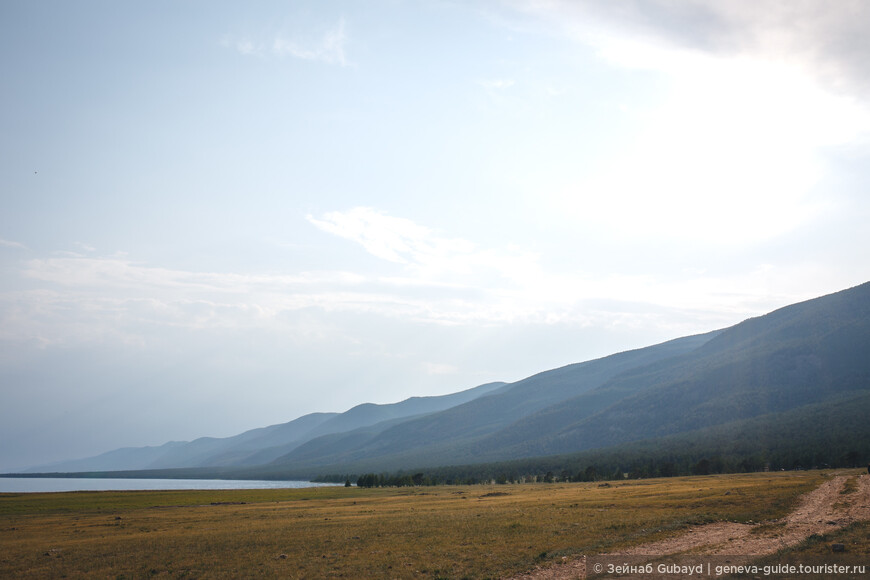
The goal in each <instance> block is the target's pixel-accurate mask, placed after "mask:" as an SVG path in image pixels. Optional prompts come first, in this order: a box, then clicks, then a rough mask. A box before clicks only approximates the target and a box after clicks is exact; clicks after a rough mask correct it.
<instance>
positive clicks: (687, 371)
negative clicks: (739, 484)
mask: <svg viewBox="0 0 870 580" xmlns="http://www.w3.org/2000/svg"><path fill="white" fill-rule="evenodd" d="M867 413H870V283H866V284H862V285H860V286H857V287H855V288H851V289H848V290H844V291H842V292H838V293H835V294H831V295H828V296H823V297H820V298H816V299H813V300H808V301H805V302H801V303H798V304H794V305H791V306H787V307H785V308H781V309H779V310H776V311H774V312H771V313H769V314H767V315H764V316H759V317H756V318H751V319H749V320H746V321H744V322H741V323H739V324H737V325H735V326H732V327H730V328H726V329H722V330H717V331H714V332H710V333H706V334H701V335H696V336H689V337H683V338H678V339H675V340H671V341H668V342H665V343H662V344H658V345H654V346H650V347H646V348H641V349H636V350H632V351H627V352H622V353H618V354H614V355H611V356H608V357H603V358H600V359H596V360H592V361H586V362H582V363H576V364H572V365H568V366H565V367H562V368H558V369H553V370H548V371H544V372H541V373H538V374H536V375H533V376H531V377H528V378H526V379H523V380H521V381H517V382H515V383H510V384H506V383H492V384H489V385H482V386H480V387H476V388H474V389H469V390H468V391H463V392H461V393H456V394H453V395H447V396H444V397H428V398H412V399H408V400H406V401H402V402H400V403H395V404H392V405H372V404H364V405H359V406H357V407H354V408H353V409H350V410H348V411H346V412H345V413H341V414H336V413H325V414H316V415H306V416H305V417H300V418H299V419H296V420H295V421H291V422H289V423H285V424H283V425H274V426H271V427H266V428H263V429H255V430H253V431H248V432H246V433H242V434H240V435H237V436H235V437H230V438H226V439H211V438H203V439H197V440H195V441H192V442H189V443H168V444H166V445H164V446H161V447H157V448H140V449H122V450H116V451H112V452H110V453H107V454H104V455H102V456H99V457H96V458H91V459H89V460H82V461H79V462H67V463H65V464H61V465H57V464H56V465H54V466H51V467H52V469H51V470H52V471H85V470H100V471H106V470H119V469H156V468H181V467H184V468H215V469H218V468H220V469H224V468H226V469H228V470H230V471H221V472H220V473H221V474H229V473H230V472H232V473H233V474H235V476H237V477H274V478H277V477H308V476H314V475H316V474H319V473H362V472H367V471H368V472H371V471H389V470H410V469H414V470H417V469H421V468H434V467H438V466H442V467H443V466H460V465H468V464H480V463H483V462H510V461H517V460H530V461H531V460H532V459H535V458H542V457H547V456H558V457H565V456H572V457H574V458H575V459H574V460H572V461H575V462H576V461H580V459H577V458H580V457H586V458H596V457H597V458H600V457H603V455H601V454H602V453H605V452H606V453H610V454H611V457H612V456H614V455H613V454H614V453H615V454H617V455H619V456H622V457H634V456H636V457H640V458H643V457H647V458H650V457H652V456H653V455H656V454H658V455H662V454H668V453H671V454H673V456H674V457H676V456H677V455H679V454H682V455H680V456H681V457H684V458H686V457H694V456H695V455H697V454H699V453H702V450H708V451H709V450H713V451H715V452H716V453H719V454H720V455H722V456H727V457H732V458H734V459H733V462H734V464H735V465H737V464H739V461H745V462H748V463H745V465H749V464H752V465H755V466H758V465H759V461H762V460H761V459H760V458H763V457H770V456H771V455H770V454H771V453H774V452H775V453H777V454H779V455H777V457H780V458H792V459H789V461H797V459H794V458H795V457H800V461H802V462H804V463H806V462H809V461H816V462H819V461H818V458H819V457H822V456H825V457H828V456H829V455H830V453H829V452H826V451H819V450H820V449H824V444H825V442H830V443H837V444H839V445H844V446H845V445H847V443H848V442H849V441H854V440H855V437H856V435H855V434H856V433H864V431H865V430H864V428H863V423H862V422H861V421H860V418H861V417H863V416H865V415H866V414H867ZM820 421H822V422H823V423H824V424H820ZM866 431H867V433H868V434H870V429H866ZM748 433H751V434H753V435H752V436H749V435H746V434H748ZM849 446H850V447H851V448H852V449H851V451H850V452H849V456H850V457H851V458H852V459H855V458H861V460H862V461H866V460H868V459H870V456H867V457H865V455H870V445H865V446H863V447H862V446H861V445H857V444H852V445H849ZM865 447H866V448H867V449H866V450H865V449H864V448H865ZM608 450H609V451H608ZM657 450H658V451H657ZM716 450H718V451H716ZM798 450H803V451H801V453H802V454H797V455H795V454H796V453H798ZM809 450H815V451H812V452H811V451H809ZM711 452H712V451H711ZM738 456H739V457H742V458H743V459H737V457H738ZM813 458H815V459H813ZM750 459H751V461H750ZM535 460H536V461H537V459H535ZM685 460H686V461H688V459H685ZM784 460H785V459H783V461H784ZM589 461H592V459H589ZM602 461H603V460H602ZM605 463H606V462H605ZM740 464H741V465H744V464H742V463H740ZM651 469H652V468H651ZM44 470H45V469H43V471H44ZM232 470H235V471H232ZM227 476H229V475H227Z"/></svg>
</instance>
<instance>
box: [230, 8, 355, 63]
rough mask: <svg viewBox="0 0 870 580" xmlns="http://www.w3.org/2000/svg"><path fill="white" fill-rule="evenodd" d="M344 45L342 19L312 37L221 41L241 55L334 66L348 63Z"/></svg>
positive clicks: (245, 38)
mask: <svg viewBox="0 0 870 580" xmlns="http://www.w3.org/2000/svg"><path fill="white" fill-rule="evenodd" d="M347 43H348V36H347V33H346V31H345V23H344V19H343V18H342V19H340V20H339V21H338V23H337V24H336V25H335V26H333V27H332V28H330V29H328V30H326V31H324V32H323V33H322V34H321V35H320V36H319V37H315V38H311V37H310V36H307V37H304V38H303V37H302V36H301V35H289V34H286V33H279V34H276V35H274V36H272V37H270V38H268V39H252V38H250V37H244V38H232V37H225V38H224V40H223V42H222V44H223V45H224V46H227V47H231V48H233V49H235V50H236V51H237V52H238V53H239V54H242V55H244V56H259V57H267V56H272V57H276V58H284V57H290V58H296V59H300V60H307V61H312V62H322V63H326V64H332V65H338V66H348V64H349V62H348V59H347V55H346V47H347Z"/></svg>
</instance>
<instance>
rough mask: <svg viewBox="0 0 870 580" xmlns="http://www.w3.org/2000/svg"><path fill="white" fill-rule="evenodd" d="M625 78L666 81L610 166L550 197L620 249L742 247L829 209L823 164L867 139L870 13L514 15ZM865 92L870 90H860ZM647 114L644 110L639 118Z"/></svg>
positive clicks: (725, 7)
mask: <svg viewBox="0 0 870 580" xmlns="http://www.w3.org/2000/svg"><path fill="white" fill-rule="evenodd" d="M512 5H513V6H515V7H516V8H517V10H519V11H520V12H521V13H522V14H523V15H525V16H528V15H529V14H532V15H535V16H537V17H538V18H539V21H542V22H545V23H546V24H547V25H548V27H549V30H550V32H552V31H553V30H558V31H560V33H562V34H565V35H567V36H568V37H570V38H571V39H573V40H574V41H576V42H578V43H581V44H584V45H587V46H589V47H591V48H593V49H594V50H595V51H597V53H598V54H599V55H600V56H601V57H602V58H604V59H605V60H607V61H609V62H610V63H611V64H615V65H617V66H620V67H625V68H633V69H642V70H646V71H654V72H655V73H657V74H658V75H659V77H658V78H659V79H660V80H661V82H660V83H659V85H658V86H659V96H658V97H657V100H656V101H649V102H648V103H646V104H644V105H641V108H640V109H633V110H630V111H629V113H630V117H629V116H626V118H625V119H623V120H622V122H625V123H630V124H631V126H632V128H633V131H634V134H633V136H632V139H631V140H626V142H625V143H624V144H623V145H622V146H621V147H620V148H619V155H618V156H617V157H615V158H613V160H611V161H608V162H604V163H600V164H599V165H597V166H596V167H595V168H594V169H592V170H591V171H589V172H588V173H586V174H583V175H579V176H577V177H569V178H567V179H566V183H564V185H563V187H557V188H555V189H553V190H552V191H550V192H548V195H547V199H548V203H549V205H550V206H551V207H553V208H554V209H556V210H558V211H559V212H561V213H564V215H567V216H571V217H572V219H574V220H580V221H582V222H583V223H584V224H585V225H586V226H588V227H589V228H593V229H594V230H596V231H599V232H602V231H603V232H604V233H607V234H610V235H611V236H615V237H618V238H620V239H644V240H650V239H655V240H666V241H670V242H673V241H677V242H689V243H697V242H702V243H713V244H717V245H722V244H727V245H746V244H756V243H759V242H763V241H767V240H770V239H773V238H775V237H777V236H781V235H783V234H785V233H789V232H794V231H797V230H798V229H799V228H801V227H803V226H805V225H806V224H808V223H811V222H812V221H813V220H814V219H816V218H818V217H819V216H822V215H825V214H826V213H827V212H830V211H831V210H832V209H836V208H834V206H833V203H834V202H833V200H832V198H831V196H830V195H826V192H825V191H823V188H822V187H820V186H821V185H822V184H823V183H824V180H825V179H826V178H827V177H828V176H829V175H831V168H830V166H829V159H830V157H829V152H830V151H831V150H833V149H834V148H846V147H855V146H862V145H863V144H865V143H866V142H867V141H868V138H870V108H868V106H867V102H866V101H862V98H863V97H868V96H870V93H868V92H867V91H868V89H870V83H868V81H867V79H870V74H868V73H870V64H868V62H870V61H867V59H866V58H865V55H866V54H867V53H868V52H870V40H868V37H867V35H866V34H864V31H863V30H862V29H861V26H860V25H857V24H856V22H862V21H866V20H867V18H870V4H867V3H861V2H845V3H844V4H843V10H840V9H839V8H840V5H839V4H838V9H836V10H834V9H832V8H831V6H830V4H829V3H824V2H817V1H806V2H778V1H761V2H758V1H752V2H749V1H744V0H735V1H701V0H688V1H686V2H670V1H664V0H661V1H659V0H653V1H647V0H644V1H640V0H625V1H621V2H593V1H579V2H575V1H567V0H566V1H563V0H549V1H544V2H537V3H533V4H528V3H515V4H512ZM865 85H866V86H865ZM643 107H646V108H643Z"/></svg>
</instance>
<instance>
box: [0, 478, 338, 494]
mask: <svg viewBox="0 0 870 580" xmlns="http://www.w3.org/2000/svg"><path fill="white" fill-rule="evenodd" d="M330 485H336V484H333V483H313V482H310V481H256V480H251V479H102V478H99V479H96V478H95V479H89V478H78V477H68V478H66V477H50V478H49V477H0V493H2V492H14V493H36V492H46V491H110V490H127V489H132V490H139V489H295V488H301V487H323V486H330Z"/></svg>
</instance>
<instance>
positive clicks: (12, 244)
mask: <svg viewBox="0 0 870 580" xmlns="http://www.w3.org/2000/svg"><path fill="white" fill-rule="evenodd" d="M0 247H3V248H15V249H17V250H27V249H28V248H27V246H25V245H24V244H22V243H21V242H13V241H11V240H3V239H0Z"/></svg>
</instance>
